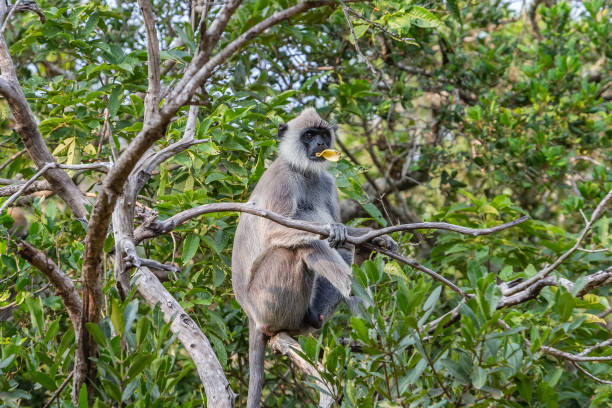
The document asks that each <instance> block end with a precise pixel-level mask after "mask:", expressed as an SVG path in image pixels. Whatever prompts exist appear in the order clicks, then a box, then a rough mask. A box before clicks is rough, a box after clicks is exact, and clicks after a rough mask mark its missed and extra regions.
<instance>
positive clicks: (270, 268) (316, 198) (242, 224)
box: [232, 109, 352, 408]
mask: <svg viewBox="0 0 612 408" xmlns="http://www.w3.org/2000/svg"><path fill="white" fill-rule="evenodd" d="M309 127H316V128H326V129H329V131H330V134H331V143H330V146H329V148H332V147H333V140H334V137H335V134H334V133H335V132H334V127H332V126H331V125H330V124H329V123H327V122H325V121H324V120H323V119H321V117H320V116H319V115H318V114H317V113H316V111H315V110H314V109H306V110H304V111H303V112H302V113H301V114H300V115H299V116H298V117H297V118H295V119H293V120H292V121H290V122H289V123H288V124H287V127H286V131H285V133H284V135H283V139H282V141H281V144H280V156H279V157H278V158H277V159H276V160H275V161H274V162H273V163H272V165H271V166H270V167H269V168H268V170H266V172H265V173H264V174H263V176H262V177H261V179H260V180H259V183H258V184H257V186H256V187H255V189H254V190H253V193H252V195H251V197H250V199H249V202H250V203H252V204H253V205H256V206H258V207H262V208H266V209H268V210H271V211H274V212H276V213H278V214H281V215H284V216H286V217H291V218H295V219H301V220H305V221H313V222H319V223H326V224H335V223H338V222H340V211H339V206H338V194H337V190H336V182H335V180H334V179H333V177H331V175H330V174H329V173H328V172H327V162H326V161H322V162H315V161H313V160H310V159H309V158H308V156H307V154H306V151H305V150H304V148H303V146H302V145H301V144H300V143H299V138H300V132H301V131H302V130H303V129H304V128H309ZM283 130H284V127H283ZM339 251H340V250H337V249H333V248H331V247H330V245H329V243H328V242H327V241H325V240H321V237H320V236H318V235H316V234H312V233H309V232H304V231H299V230H295V229H291V228H287V227H284V226H282V225H279V224H277V223H275V222H273V221H270V220H267V219H265V218H261V217H257V216H254V215H250V214H244V213H243V214H242V215H241V217H240V221H239V223H238V228H237V229H236V235H235V238H234V248H233V254H232V283H233V286H234V293H235V294H236V299H237V300H238V302H239V303H240V305H241V306H242V308H243V309H244V311H245V313H246V314H247V315H248V316H249V354H250V356H249V364H250V369H249V372H250V379H249V397H248V402H247V407H248V408H255V407H258V406H259V402H260V398H261V387H262V379H263V353H264V350H265V342H266V337H265V336H264V334H265V335H268V336H270V335H273V334H275V333H277V332H279V331H287V332H289V333H291V334H298V333H304V332H307V331H309V330H312V329H313V327H312V326H310V325H309V324H308V323H307V321H306V320H305V316H306V313H307V311H308V310H309V305H310V304H311V301H312V297H313V287H314V286H315V282H316V281H317V276H319V275H321V276H324V277H325V278H327V280H328V281H329V282H331V284H332V285H333V286H335V287H336V288H338V290H335V289H333V288H331V289H330V288H329V283H328V285H327V286H328V287H327V290H326V291H325V292H324V293H331V292H334V293H336V294H337V295H336V296H335V298H333V299H329V301H326V302H324V304H321V305H320V307H319V308H318V309H320V310H321V312H322V314H324V318H325V319H327V318H328V317H329V316H331V315H332V314H333V312H334V310H335V308H336V307H337V304H338V302H339V300H340V298H341V297H342V296H344V297H347V296H348V295H349V292H350V287H351V267H350V264H351V262H352V248H350V247H346V248H345V247H343V248H342V249H341V251H342V253H341V252H339ZM338 291H339V292H340V293H341V295H340V294H339V293H338ZM320 292H321V291H320ZM321 293H322V292H321ZM318 309H317V310H318Z"/></svg>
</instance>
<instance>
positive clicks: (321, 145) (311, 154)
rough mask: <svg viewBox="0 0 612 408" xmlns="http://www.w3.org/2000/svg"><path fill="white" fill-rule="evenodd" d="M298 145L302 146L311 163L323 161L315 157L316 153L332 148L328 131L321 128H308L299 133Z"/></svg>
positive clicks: (321, 158)
mask: <svg viewBox="0 0 612 408" xmlns="http://www.w3.org/2000/svg"><path fill="white" fill-rule="evenodd" d="M300 143H302V145H303V146H304V149H305V151H306V156H308V158H309V159H310V160H312V161H317V162H318V161H323V160H325V159H324V158H323V157H317V153H320V152H322V151H323V150H325V149H330V148H331V147H332V145H331V144H332V137H331V133H330V131H329V129H327V128H321V127H310V128H306V129H304V130H302V132H301V133H300Z"/></svg>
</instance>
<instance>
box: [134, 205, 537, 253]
mask: <svg viewBox="0 0 612 408" xmlns="http://www.w3.org/2000/svg"><path fill="white" fill-rule="evenodd" d="M233 211H239V212H246V213H249V214H252V215H257V216H259V217H264V218H267V219H269V220H272V221H274V222H277V223H279V224H281V225H284V226H286V227H290V228H295V229H299V230H302V231H308V232H312V233H314V234H319V235H323V236H328V235H329V229H328V228H329V227H328V224H321V223H316V222H308V221H301V220H296V219H293V218H288V217H283V216H282V215H279V214H276V213H275V212H273V211H269V210H266V209H265V208H260V207H256V206H254V205H252V204H250V203H214V204H204V205H200V206H198V207H194V208H190V209H188V210H185V211H181V212H180V213H178V214H175V215H173V216H172V217H170V218H168V219H166V220H164V221H156V222H154V223H152V224H149V225H141V226H140V227H138V228H137V229H136V232H135V238H136V242H140V241H142V240H143V239H147V238H152V237H155V236H158V235H161V234H166V233H168V232H170V231H172V230H173V229H174V228H176V227H177V226H178V225H181V224H183V223H184V222H186V221H188V220H190V219H192V218H195V217H198V216H200V215H203V214H210V213H215V212H233ZM527 219H528V217H521V218H519V219H518V220H515V221H512V222H509V223H506V224H502V225H499V226H497V227H492V228H483V229H475V228H467V227H462V226H460V225H454V224H448V223H444V222H440V223H436V222H422V223H414V224H402V225H397V226H393V227H388V228H382V229H380V230H376V231H372V232H369V233H367V234H365V235H362V236H351V235H349V236H348V237H347V242H348V243H350V244H354V245H363V244H365V243H366V242H368V241H369V240H371V239H373V238H375V237H378V236H381V235H384V234H386V233H390V232H397V231H413V230H417V229H440V230H447V231H454V232H459V233H461V234H466V235H473V236H478V235H487V234H492V233H494V232H497V231H501V230H504V229H507V228H510V227H512V226H514V225H517V224H520V223H521V222H524V221H526V220H527ZM382 231H384V232H382ZM364 237H367V239H364Z"/></svg>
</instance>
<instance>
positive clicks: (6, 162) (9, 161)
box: [0, 149, 27, 171]
mask: <svg viewBox="0 0 612 408" xmlns="http://www.w3.org/2000/svg"><path fill="white" fill-rule="evenodd" d="M26 151H27V150H26V149H21V150H20V151H18V152H17V153H15V154H14V155H12V156H11V157H9V158H8V159H7V160H6V161H5V162H4V163H2V164H1V165H0V171H2V170H4V169H5V168H6V166H8V165H9V164H11V163H12V162H13V160H15V159H16V158H18V157H19V156H21V155H22V154H24V153H25V152H26Z"/></svg>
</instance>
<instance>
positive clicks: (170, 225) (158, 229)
mask: <svg viewBox="0 0 612 408" xmlns="http://www.w3.org/2000/svg"><path fill="white" fill-rule="evenodd" d="M227 211H240V212H246V213H249V214H253V215H257V216H259V217H264V218H267V219H269V220H272V221H274V222H277V223H279V224H281V225H284V226H286V227H290V228H296V229H299V230H302V231H308V232H312V233H315V234H319V235H321V236H328V235H329V226H328V225H327V224H320V223H313V222H308V221H301V220H295V219H292V218H287V217H283V216H281V215H279V214H276V213H274V212H272V211H268V210H266V209H263V208H258V207H255V206H254V205H252V204H249V203H246V204H243V203H216V204H204V205H201V206H198V207H194V208H191V209H189V210H185V211H182V212H180V213H178V214H176V215H174V216H172V217H170V218H168V219H167V220H165V221H155V222H152V223H149V224H143V225H141V226H140V227H138V228H137V229H136V231H135V233H134V236H135V241H136V242H140V241H142V240H143V239H146V238H152V237H154V236H157V235H160V234H165V233H168V232H170V231H172V230H173V229H174V228H176V226H177V225H180V224H182V223H184V222H186V221H188V220H190V219H191V218H194V217H197V216H199V215H202V214H209V213H215V212H227ZM525 220H527V217H522V218H520V219H519V220H516V221H513V222H510V223H507V224H503V225H500V226H498V227H493V228H485V229H482V230H479V229H474V228H466V227H461V226H459V225H453V224H448V223H418V224H404V225H399V226H397V227H389V228H383V229H382V230H378V231H374V232H373V233H369V234H366V235H368V236H369V237H370V238H369V239H373V238H375V237H377V236H380V235H383V234H384V232H382V233H380V231H383V230H387V231H389V230H392V231H402V230H414V229H444V230H450V231H455V232H460V233H464V234H469V235H476V236H477V235H484V234H491V233H493V232H496V231H501V230H503V229H506V228H510V227H512V226H514V225H517V224H519V223H521V222H524V221H525ZM364 236H365V235H364ZM364 236H361V237H355V236H351V235H349V236H348V237H347V240H346V241H347V242H348V243H350V244H354V245H361V246H364V247H366V248H369V249H371V250H375V251H377V252H380V253H382V254H385V255H387V256H389V257H391V258H393V259H396V260H398V261H400V262H403V263H405V264H407V265H409V266H411V267H413V268H415V269H417V270H420V271H421V272H424V273H426V274H428V275H429V276H431V277H432V278H434V279H436V280H437V281H439V282H441V283H443V284H445V285H447V286H448V287H450V288H451V289H452V290H454V291H455V292H457V293H458V294H460V295H461V296H462V297H464V298H465V297H466V296H467V295H466V293H465V292H464V291H462V290H461V289H460V288H459V287H458V286H457V285H455V284H454V283H452V282H451V281H449V280H448V279H446V278H445V277H443V276H442V275H440V274H438V273H436V272H434V271H432V270H431V269H429V268H427V267H426V266H423V265H421V264H419V263H418V262H416V261H414V260H412V259H408V258H406V257H404V256H402V255H399V254H397V253H395V252H391V251H387V250H385V249H383V248H379V247H377V246H374V245H371V244H368V243H367V240H365V239H363V237H364Z"/></svg>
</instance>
